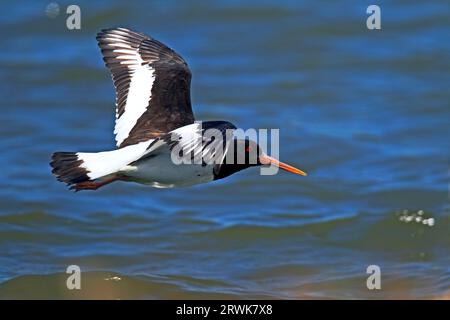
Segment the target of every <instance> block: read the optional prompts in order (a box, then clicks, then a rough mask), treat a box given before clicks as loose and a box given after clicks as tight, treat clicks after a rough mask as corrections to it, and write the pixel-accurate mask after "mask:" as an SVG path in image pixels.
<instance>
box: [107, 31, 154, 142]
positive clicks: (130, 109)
mask: <svg viewBox="0 0 450 320" xmlns="http://www.w3.org/2000/svg"><path fill="white" fill-rule="evenodd" d="M116 41H118V40H116ZM110 46H111V47H118V48H121V49H114V50H113V52H115V53H119V54H120V55H118V56H117V59H118V60H120V63H121V64H124V65H126V66H127V68H128V69H129V72H130V76H131V81H130V87H129V89H128V95H127V100H126V103H125V108H124V113H123V114H122V115H121V116H120V117H119V115H118V113H117V110H116V126H115V128H114V133H115V134H116V142H117V146H119V145H120V144H121V143H122V142H123V141H124V140H125V139H126V138H127V137H128V135H129V134H130V132H131V130H132V129H133V127H134V126H135V125H136V123H137V121H138V119H139V118H140V117H141V116H142V114H143V113H144V112H145V111H146V109H147V107H148V105H149V101H150V98H151V95H152V87H153V82H154V81H155V77H154V72H155V70H154V69H153V68H151V67H150V66H149V65H148V64H144V65H143V63H144V61H143V60H142V58H141V56H140V55H139V53H138V52H136V50H135V49H133V48H132V47H131V46H129V45H128V44H126V43H123V42H120V41H119V42H117V43H111V44H110ZM127 46H128V48H127V49H124V48H126V47H127Z"/></svg>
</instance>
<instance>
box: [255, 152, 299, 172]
mask: <svg viewBox="0 0 450 320" xmlns="http://www.w3.org/2000/svg"><path fill="white" fill-rule="evenodd" d="M259 161H260V162H261V163H262V164H265V165H274V166H276V167H278V168H280V169H283V170H286V171H288V172H291V173H295V174H299V175H301V176H307V173H306V172H304V171H302V170H300V169H297V168H295V167H293V166H290V165H288V164H286V163H284V162H281V161H278V160H277V159H275V158H272V157H269V156H268V155H262V156H260V157H259Z"/></svg>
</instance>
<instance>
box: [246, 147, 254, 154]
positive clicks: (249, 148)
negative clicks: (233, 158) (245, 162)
mask: <svg viewBox="0 0 450 320" xmlns="http://www.w3.org/2000/svg"><path fill="white" fill-rule="evenodd" d="M252 150H253V149H252V147H247V148H245V152H247V153H250V152H252Z"/></svg>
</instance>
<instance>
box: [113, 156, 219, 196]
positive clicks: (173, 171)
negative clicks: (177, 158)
mask: <svg viewBox="0 0 450 320" xmlns="http://www.w3.org/2000/svg"><path fill="white" fill-rule="evenodd" d="M121 174H123V175H125V176H127V177H129V178H130V180H131V181H135V182H138V183H141V184H146V185H150V186H152V187H156V188H173V187H183V186H191V185H194V184H199V183H205V182H210V181H212V180H213V179H214V175H213V166H212V165H206V166H202V165H201V164H179V165H176V164H174V163H173V162H172V160H171V158H170V154H169V153H162V154H158V155H156V156H154V157H149V158H148V159H143V160H141V161H138V162H137V163H135V164H134V165H129V166H127V167H126V168H124V169H123V170H121Z"/></svg>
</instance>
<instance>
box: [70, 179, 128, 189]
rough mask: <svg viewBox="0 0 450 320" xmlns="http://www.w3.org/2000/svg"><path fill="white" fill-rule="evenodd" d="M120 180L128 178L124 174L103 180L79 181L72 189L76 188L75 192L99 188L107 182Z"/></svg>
mask: <svg viewBox="0 0 450 320" xmlns="http://www.w3.org/2000/svg"><path fill="white" fill-rule="evenodd" d="M119 180H122V181H123V180H126V177H124V176H118V175H116V176H112V177H109V178H105V179H102V180H94V181H83V182H79V183H76V184H74V185H73V186H71V187H70V189H71V190H75V192H78V191H80V190H97V189H98V188H100V187H103V186H105V185H107V184H110V183H111V182H114V181H119Z"/></svg>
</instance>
